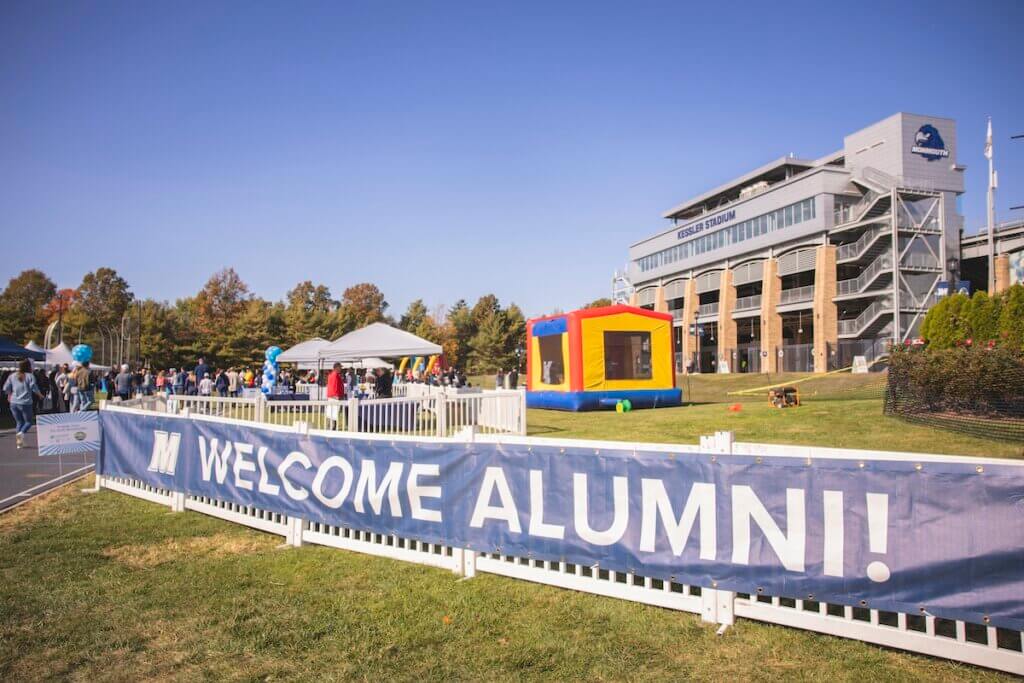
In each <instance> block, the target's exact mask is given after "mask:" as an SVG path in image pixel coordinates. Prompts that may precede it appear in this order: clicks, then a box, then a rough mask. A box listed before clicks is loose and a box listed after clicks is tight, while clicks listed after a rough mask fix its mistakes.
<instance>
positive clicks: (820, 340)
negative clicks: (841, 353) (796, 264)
mask: <svg viewBox="0 0 1024 683" xmlns="http://www.w3.org/2000/svg"><path fill="white" fill-rule="evenodd" d="M816 252H817V253H816V255H815V266H814V371H815V372H828V358H829V353H828V352H829V346H830V345H831V347H832V348H833V349H835V348H836V344H837V343H838V342H839V315H838V312H837V307H836V305H835V303H834V302H833V301H832V299H834V298H835V296H836V248H835V245H832V244H823V245H821V246H820V247H818V248H817V250H816Z"/></svg>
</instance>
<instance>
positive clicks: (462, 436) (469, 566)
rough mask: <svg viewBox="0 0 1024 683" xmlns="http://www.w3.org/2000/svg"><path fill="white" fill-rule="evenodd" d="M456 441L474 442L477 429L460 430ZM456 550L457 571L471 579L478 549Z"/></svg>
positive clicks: (456, 435) (455, 436)
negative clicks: (457, 559) (457, 555)
mask: <svg viewBox="0 0 1024 683" xmlns="http://www.w3.org/2000/svg"><path fill="white" fill-rule="evenodd" d="M440 398H441V404H442V405H443V404H444V399H445V398H446V397H444V396H441V397H440ZM454 438H455V440H456V441H465V442H467V443H472V442H473V441H475V440H476V429H475V428H473V427H468V428H466V429H463V430H461V431H459V432H458V433H457V434H455V435H454ZM456 552H457V553H459V554H460V555H461V557H460V558H459V563H458V567H457V568H456V573H458V574H461V575H462V577H463V578H465V579H471V578H473V577H474V576H476V551H475V550H470V549H469V548H462V549H456Z"/></svg>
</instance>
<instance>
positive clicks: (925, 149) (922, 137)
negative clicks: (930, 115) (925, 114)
mask: <svg viewBox="0 0 1024 683" xmlns="http://www.w3.org/2000/svg"><path fill="white" fill-rule="evenodd" d="M910 151H911V152H913V153H914V154H920V155H921V156H923V157H924V158H925V159H927V160H928V161H936V160H937V159H944V158H946V157H948V156H949V150H948V149H946V143H945V142H943V141H942V136H941V135H939V131H938V130H936V129H935V126H933V125H932V124H930V123H926V124H924V125H923V126H921V127H920V128H918V129H917V133H915V134H914V146H913V147H911V148H910Z"/></svg>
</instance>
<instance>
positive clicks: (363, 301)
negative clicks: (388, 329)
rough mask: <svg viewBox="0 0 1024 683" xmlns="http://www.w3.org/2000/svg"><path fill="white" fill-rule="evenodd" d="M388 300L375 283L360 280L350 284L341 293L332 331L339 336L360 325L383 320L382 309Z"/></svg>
mask: <svg viewBox="0 0 1024 683" xmlns="http://www.w3.org/2000/svg"><path fill="white" fill-rule="evenodd" d="M387 307H388V302H387V301H385V300H384V294H383V292H381V291H380V290H379V289H378V288H377V285H374V284H371V283H369V282H362V283H360V284H357V285H352V286H351V287H349V288H348V289H346V290H345V291H344V292H343V293H342V295H341V304H340V305H339V306H338V311H337V315H336V323H335V325H334V333H335V334H336V335H337V336H341V335H342V334H345V333H347V332H351V331H352V330H358V329H359V328H360V327H366V326H367V325H369V324H371V323H375V322H380V321H382V320H384V311H385V310H386V309H387Z"/></svg>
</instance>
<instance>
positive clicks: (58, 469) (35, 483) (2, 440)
mask: <svg viewBox="0 0 1024 683" xmlns="http://www.w3.org/2000/svg"><path fill="white" fill-rule="evenodd" d="M95 462H96V454H95V453H75V454H73V455H44V456H40V455H39V450H38V449H37V448H36V428H35V427H33V428H32V430H31V431H30V432H29V433H28V434H27V435H26V437H25V445H24V447H23V448H20V449H19V448H16V446H15V441H14V430H13V429H4V430H0V511H3V510H5V509H7V508H9V507H11V506H12V505H17V504H18V503H21V502H24V501H25V500H27V499H29V498H31V497H33V496H37V495H39V494H40V493H45V492H46V491H49V490H50V489H52V488H54V487H57V486H60V485H61V484H62V483H65V482H68V481H70V480H72V479H75V478H77V477H80V476H82V475H83V474H85V473H86V472H88V471H90V470H91V469H92V467H93V465H94V464H95Z"/></svg>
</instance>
